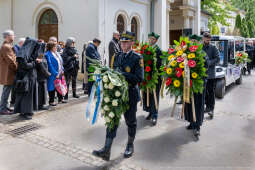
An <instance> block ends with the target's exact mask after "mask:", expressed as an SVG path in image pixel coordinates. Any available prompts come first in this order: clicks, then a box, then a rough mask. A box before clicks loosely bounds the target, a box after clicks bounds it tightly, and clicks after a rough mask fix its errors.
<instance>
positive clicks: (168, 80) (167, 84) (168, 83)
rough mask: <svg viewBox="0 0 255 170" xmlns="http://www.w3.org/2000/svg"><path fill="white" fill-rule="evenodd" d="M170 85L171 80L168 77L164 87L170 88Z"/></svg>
mask: <svg viewBox="0 0 255 170" xmlns="http://www.w3.org/2000/svg"><path fill="white" fill-rule="evenodd" d="M171 83H172V79H171V78H170V77H169V78H168V79H167V80H166V86H170V84H171Z"/></svg>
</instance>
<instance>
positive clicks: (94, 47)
mask: <svg viewBox="0 0 255 170" xmlns="http://www.w3.org/2000/svg"><path fill="white" fill-rule="evenodd" d="M100 44H101V41H100V40H99V39H97V38H95V39H94V40H93V43H90V44H89V45H88V47H87V48H86V56H87V57H89V58H90V59H94V60H98V61H101V56H100V54H99V52H98V47H99V46H100ZM90 64H91V61H90V60H89V59H88V58H86V71H87V73H89V66H90ZM93 83H94V82H91V81H89V82H88V95H89V96H90V92H91V89H92V86H93Z"/></svg>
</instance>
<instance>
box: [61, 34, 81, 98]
mask: <svg viewBox="0 0 255 170" xmlns="http://www.w3.org/2000/svg"><path fill="white" fill-rule="evenodd" d="M74 44H75V39H74V38H72V37H70V38H68V39H67V40H66V45H65V49H64V51H63V54H62V58H63V62H64V64H63V65H64V74H65V78H66V82H67V94H66V95H65V100H68V91H69V85H70V82H71V81H72V90H73V97H74V98H79V97H80V96H78V95H77V93H76V79H77V75H78V70H79V60H78V53H77V50H76V49H75V47H74Z"/></svg>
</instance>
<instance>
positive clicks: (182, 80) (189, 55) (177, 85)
mask: <svg viewBox="0 0 255 170" xmlns="http://www.w3.org/2000/svg"><path fill="white" fill-rule="evenodd" d="M174 43H175V45H174V46H171V47H170V48H169V49H168V51H167V52H164V53H163V56H162V60H163V65H162V66H161V71H162V73H161V75H162V76H163V77H164V83H163V84H162V88H161V95H163V89H164V88H166V90H167V94H169V93H170V94H171V95H174V96H175V104H174V108H173V111H172V115H173V112H174V109H175V105H176V101H177V98H178V97H179V96H182V97H183V99H184V100H183V101H184V102H186V103H190V98H192V96H193V93H203V87H204V86H203V84H204V81H203V78H204V77H206V76H207V75H206V68H205V67H204V62H205V60H204V56H205V53H204V52H203V51H202V48H203V45H202V44H197V43H195V42H194V43H193V42H191V41H190V40H189V39H188V38H187V37H186V38H183V37H181V38H180V41H179V42H178V41H174ZM183 105H184V104H183ZM183 111H184V108H183Z"/></svg>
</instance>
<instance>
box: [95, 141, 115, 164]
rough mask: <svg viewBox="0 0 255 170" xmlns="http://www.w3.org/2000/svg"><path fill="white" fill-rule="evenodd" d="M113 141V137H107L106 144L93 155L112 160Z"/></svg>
mask: <svg viewBox="0 0 255 170" xmlns="http://www.w3.org/2000/svg"><path fill="white" fill-rule="evenodd" d="M112 142H113V139H111V138H106V140H105V146H104V147H103V148H102V149H100V150H95V151H93V152H92V155H94V156H96V157H99V158H102V159H103V160H105V161H109V160H110V156H111V147H112Z"/></svg>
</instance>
